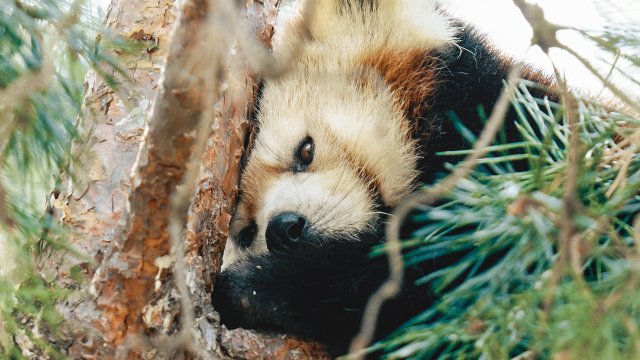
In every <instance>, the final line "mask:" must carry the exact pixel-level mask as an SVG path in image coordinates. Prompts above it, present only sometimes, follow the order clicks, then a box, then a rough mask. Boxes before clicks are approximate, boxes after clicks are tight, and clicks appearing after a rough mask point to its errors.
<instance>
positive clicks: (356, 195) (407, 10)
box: [213, 0, 543, 353]
mask: <svg viewBox="0 0 640 360" xmlns="http://www.w3.org/2000/svg"><path fill="white" fill-rule="evenodd" d="M310 7H311V11H309V12H307V13H306V14H311V15H310V16H309V18H307V19H305V18H303V16H302V15H298V16H297V17H295V18H294V19H293V20H292V21H291V22H290V23H289V24H288V25H286V26H284V28H282V30H281V33H280V34H277V36H278V39H277V41H276V42H275V43H274V55H275V56H276V57H277V58H279V59H281V61H292V63H291V65H290V70H289V71H288V72H287V73H285V74H284V75H283V76H282V77H280V78H277V79H266V80H265V84H264V88H263V90H262V94H261V96H260V100H259V102H258V105H257V129H258V130H257V135H256V140H255V145H254V146H253V149H252V151H251V154H250V157H249V159H248V162H247V166H246V168H245V170H244V173H243V175H242V183H241V189H240V190H241V196H240V202H239V204H238V210H237V213H236V215H235V216H234V219H233V221H232V226H231V236H230V239H229V241H228V245H227V249H226V250H225V255H224V259H223V272H222V273H221V274H220V275H219V277H218V279H217V284H216V288H215V290H214V293H213V300H214V306H215V307H216V309H217V310H218V311H219V312H220V313H221V316H222V320H223V323H225V324H226V325H228V326H231V327H236V326H241V327H248V328H260V329H267V330H275V331H280V332H286V333H292V334H296V335H300V336H303V337H308V338H312V339H316V340H320V341H322V342H325V343H326V344H327V345H329V347H330V348H331V349H332V350H333V351H335V352H336V353H340V352H344V351H346V348H347V345H348V343H349V341H350V340H351V338H352V337H353V336H354V335H355V333H356V332H357V329H358V328H359V325H360V321H361V318H362V310H363V309H364V306H365V304H366V302H367V300H368V298H369V296H370V295H371V294H372V292H373V291H374V290H375V289H376V288H377V287H378V286H379V285H380V284H381V283H382V281H384V279H385V278H386V276H387V273H388V270H387V263H386V259H385V258H384V257H378V258H374V259H371V258H370V257H369V252H370V250H371V247H372V246H375V245H379V244H382V243H384V241H385V239H384V226H385V224H386V221H387V217H388V214H389V212H390V211H391V210H392V209H393V208H394V207H396V206H398V205H399V204H400V203H401V202H402V201H403V199H405V198H406V197H407V196H409V195H410V194H411V193H412V192H413V191H414V190H415V189H416V188H417V187H418V186H419V185H420V184H421V183H425V182H431V181H433V179H434V177H435V176H437V174H438V173H441V172H442V171H443V163H444V161H445V159H442V158H440V157H438V156H436V152H439V151H445V150H457V149H467V148H469V147H470V145H471V144H469V143H467V142H466V141H465V140H464V138H463V137H462V135H460V133H459V132H458V131H457V130H456V129H455V127H454V124H453V122H452V120H451V116H452V114H455V116H457V117H458V118H459V119H461V121H462V122H463V123H464V125H465V126H466V127H467V128H468V129H470V130H471V131H473V132H475V133H479V132H480V131H481V129H482V127H483V123H482V121H481V119H480V117H479V115H478V109H479V106H480V107H482V108H484V109H485V110H486V111H487V112H490V110H491V109H492V107H493V104H494V103H495V101H496V99H497V98H498V96H499V94H500V92H501V90H502V88H503V82H504V80H505V78H506V77H507V74H508V72H509V71H510V68H511V67H512V61H511V59H509V58H507V57H504V56H502V55H501V54H500V53H498V52H497V51H495V50H493V49H492V48H491V46H490V45H489V44H488V43H487V42H486V40H485V39H484V38H483V37H482V36H481V35H479V34H478V33H477V32H476V31H475V30H474V29H473V28H472V27H470V26H467V25H465V24H463V23H461V22H459V21H457V20H455V19H452V18H450V17H449V16H448V15H447V14H445V13H444V12H443V11H442V10H440V9H439V8H438V6H437V5H436V4H434V2H433V1H430V0H359V1H357V0H316V1H315V3H312V4H310ZM301 39H303V40H301ZM300 41H302V42H303V46H302V47H299V46H297V45H296V44H299V43H300ZM289 59H293V60H289ZM525 73H526V76H528V77H532V78H534V79H533V80H537V81H539V80H543V79H542V78H541V77H540V76H539V75H537V74H536V73H535V72H533V71H526V72H525ZM507 123H509V119H507ZM511 123H513V121H511ZM506 132H507V134H512V135H513V136H515V133H516V130H515V128H513V125H507V127H506ZM447 160H448V161H451V160H450V159H447ZM448 261H451V259H438V260H436V256H435V255H434V261H433V262H430V263H428V265H427V266H421V267H413V268H408V269H407V272H406V274H407V276H406V281H405V286H404V288H403V291H402V294H401V295H400V296H399V297H398V298H397V299H395V300H393V301H392V302H390V303H389V304H387V305H385V307H384V309H383V312H382V314H381V318H380V321H379V323H380V326H379V327H378V329H377V336H378V337H380V336H384V335H385V334H387V333H388V332H389V331H392V330H393V329H394V328H395V327H397V326H399V325H400V324H401V323H402V322H404V321H406V320H408V319H409V318H410V317H411V316H413V315H416V314H417V313H419V312H420V311H422V310H424V309H426V308H427V307H428V306H429V304H430V303H432V302H433V300H434V299H433V295H432V293H431V291H430V289H429V284H424V285H422V286H420V287H416V286H414V285H413V280H415V279H416V278H418V277H419V276H423V275H424V274H427V273H429V272H431V271H434V270H436V269H438V268H439V267H441V266H442V265H443V262H448Z"/></svg>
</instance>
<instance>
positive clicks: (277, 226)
mask: <svg viewBox="0 0 640 360" xmlns="http://www.w3.org/2000/svg"><path fill="white" fill-rule="evenodd" d="M308 223H309V222H308V221H307V219H306V218H305V217H304V216H302V215H300V214H298V213H294V212H283V213H279V214H277V215H276V216H274V217H273V218H271V220H270V221H269V224H268V225H267V232H266V238H267V248H268V249H269V251H274V250H275V251H277V250H284V249H286V248H288V247H290V246H292V245H293V244H295V243H296V242H297V241H298V240H300V239H301V238H302V236H303V233H304V231H305V229H306V228H307V224H308Z"/></svg>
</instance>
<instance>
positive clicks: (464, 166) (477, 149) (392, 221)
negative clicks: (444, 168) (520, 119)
mask: <svg viewBox="0 0 640 360" xmlns="http://www.w3.org/2000/svg"><path fill="white" fill-rule="evenodd" d="M521 74H522V65H521V64H516V65H515V66H514V67H513V69H512V70H511V72H510V73H509V77H508V79H507V84H506V86H505V88H504V90H503V91H502V93H501V94H500V97H499V98H498V101H497V102H496V104H495V106H494V108H493V110H492V112H491V116H490V117H489V120H488V121H487V125H486V126H485V128H484V130H483V131H482V133H481V134H480V137H479V138H478V141H476V143H475V144H474V146H473V149H472V151H471V153H470V154H469V155H468V156H467V157H466V158H465V160H464V161H463V162H462V163H461V164H460V166H458V167H457V168H456V169H455V170H454V171H453V172H452V173H451V174H450V175H449V176H447V177H446V178H445V179H444V180H442V181H441V182H439V183H438V184H436V185H434V186H432V187H431V188H429V189H427V190H425V191H420V192H418V193H416V194H414V195H413V196H411V197H410V198H409V199H407V200H406V201H405V202H403V203H402V204H401V205H400V206H399V207H398V208H396V209H395V210H394V211H393V214H392V215H391V217H390V218H389V223H388V224H387V228H386V238H387V246H386V251H387V256H388V257H389V269H390V275H389V278H388V279H387V280H386V281H385V282H384V283H383V284H382V286H380V288H379V289H378V290H377V291H376V292H375V293H374V294H373V295H372V296H371V297H370V298H369V302H368V303H367V306H366V308H365V311H364V316H363V320H362V324H361V327H360V332H359V333H358V334H357V335H356V337H355V338H354V339H353V340H352V342H351V348H350V350H349V358H352V359H362V358H363V357H364V355H365V353H366V352H365V348H366V347H367V346H369V344H370V343H371V340H372V339H373V335H374V333H375V329H376V322H377V319H378V314H379V312H380V308H381V307H382V305H383V304H384V302H385V301H387V300H389V299H391V298H393V297H394V296H396V295H397V294H398V293H399V291H400V289H401V287H402V281H403V276H404V274H403V273H404V271H403V267H404V262H403V259H402V251H401V250H402V249H401V243H400V238H399V236H400V227H401V226H402V224H403V223H404V219H405V218H406V217H407V215H409V213H410V212H411V211H412V210H413V209H414V208H415V207H417V206H419V205H429V204H432V203H434V202H435V201H437V200H438V199H440V198H442V197H443V196H445V195H446V194H447V193H449V192H450V191H451V190H453V189H454V188H455V186H456V185H457V184H458V182H459V181H460V180H461V179H463V178H465V177H467V176H468V175H469V174H470V173H471V171H473V169H474V168H475V166H476V165H477V160H479V159H480V158H482V157H484V156H485V155H486V154H487V153H488V151H489V150H488V149H487V146H489V145H491V143H492V142H493V139H494V138H495V136H496V134H497V133H498V131H499V130H500V128H501V127H502V123H503V122H504V118H505V115H506V114H507V111H508V110H509V106H510V102H511V98H512V96H513V94H514V89H515V87H516V85H517V83H518V81H519V78H520V75H521Z"/></svg>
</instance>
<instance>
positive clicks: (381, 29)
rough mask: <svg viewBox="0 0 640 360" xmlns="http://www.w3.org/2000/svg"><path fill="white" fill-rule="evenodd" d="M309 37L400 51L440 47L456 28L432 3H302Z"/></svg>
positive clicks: (378, 0) (307, 0) (402, 0)
mask: <svg viewBox="0 0 640 360" xmlns="http://www.w3.org/2000/svg"><path fill="white" fill-rule="evenodd" d="M305 3H306V4H305V7H307V8H308V9H309V10H310V11H308V12H307V14H306V15H307V16H308V18H307V19H306V20H307V29H308V30H309V35H310V36H311V37H312V38H313V39H315V40H319V41H321V42H325V41H328V42H334V43H339V42H341V40H343V41H345V42H346V41H349V42H350V44H351V45H352V46H353V50H357V48H358V47H376V48H378V47H383V46H384V47H386V48H387V49H389V50H394V51H403V50H409V49H416V48H422V49H425V48H436V47H441V46H443V45H445V44H447V43H451V42H452V41H453V40H454V37H455V33H456V29H455V27H454V26H453V25H452V23H451V21H450V19H449V17H448V16H447V15H446V14H444V12H443V11H442V10H440V9H439V8H438V7H437V5H436V1H434V0H305Z"/></svg>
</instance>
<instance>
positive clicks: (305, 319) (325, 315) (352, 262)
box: [212, 224, 431, 354]
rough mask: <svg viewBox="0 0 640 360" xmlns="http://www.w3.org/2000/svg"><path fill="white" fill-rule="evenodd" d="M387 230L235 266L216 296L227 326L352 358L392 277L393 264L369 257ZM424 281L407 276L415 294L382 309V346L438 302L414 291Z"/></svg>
mask: <svg viewBox="0 0 640 360" xmlns="http://www.w3.org/2000/svg"><path fill="white" fill-rule="evenodd" d="M382 225H383V224H380V226H378V228H377V229H375V230H373V231H367V232H363V233H362V234H360V236H358V240H354V239H353V238H352V237H351V236H349V238H348V239H343V238H341V236H340V235H333V236H319V235H317V236H315V237H314V238H313V239H306V240H305V241H302V242H300V243H298V244H296V246H295V247H292V248H288V249H286V250H284V251H275V252H269V253H267V254H262V255H255V256H251V257H248V258H244V259H243V260H241V261H238V262H237V263H235V264H233V265H231V266H230V268H229V269H227V270H225V271H223V272H222V273H220V274H219V275H218V277H217V279H216V285H215V289H214V292H213V296H212V298H213V304H214V307H215V309H216V310H217V311H218V312H219V313H220V316H221V318H222V322H223V324H225V325H226V326H227V327H229V328H236V327H244V328H255V329H265V330H275V331H279V332H283V333H288V334H294V335H298V336H301V337H303V338H309V339H313V340H318V341H320V342H322V343H324V344H326V345H327V346H328V348H329V350H330V351H331V352H333V353H335V354H343V353H345V352H346V351H347V350H348V345H349V343H350V341H351V339H352V338H353V336H355V334H356V333H357V332H358V330H359V327H360V323H361V320H362V312H363V309H364V307H365V305H366V303H367V301H368V299H369V297H370V296H371V294H372V293H373V292H374V291H375V290H376V289H377V288H378V287H379V286H380V284H381V283H382V282H383V281H384V280H385V279H386V278H387V276H388V263H387V258H386V257H385V256H378V257H374V258H371V257H370V256H369V253H370V250H371V247H372V246H373V245H375V244H380V243H381V242H382V241H383V239H384V237H383V226H382ZM418 275H420V272H419V271H418V269H408V270H407V276H405V277H406V278H407V280H406V282H405V283H406V284H409V286H405V287H404V291H403V293H402V295H401V296H399V297H398V298H397V299H395V300H393V301H391V302H389V303H387V304H386V305H385V307H384V308H383V312H382V314H381V317H380V318H379V324H380V326H379V327H378V328H377V337H378V338H380V337H381V336H384V335H386V334H388V333H389V332H390V331H392V330H394V329H395V328H396V327H398V326H399V325H400V324H402V323H403V322H404V321H406V320H408V319H409V318H410V317H411V316H412V315H415V314H416V313H417V312H418V311H420V310H423V309H424V308H425V304H428V303H429V302H430V301H431V300H430V299H431V297H430V295H429V291H428V289H426V288H424V289H413V290H412V291H409V289H410V288H412V287H413V286H412V285H410V284H413V281H414V280H415V278H416V277H417V276H418Z"/></svg>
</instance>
